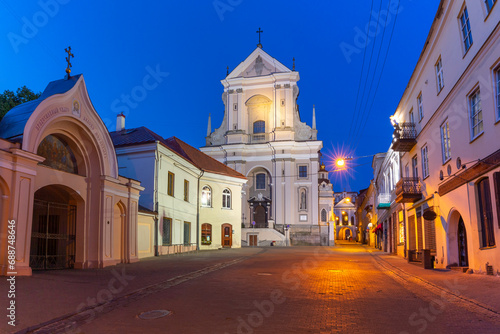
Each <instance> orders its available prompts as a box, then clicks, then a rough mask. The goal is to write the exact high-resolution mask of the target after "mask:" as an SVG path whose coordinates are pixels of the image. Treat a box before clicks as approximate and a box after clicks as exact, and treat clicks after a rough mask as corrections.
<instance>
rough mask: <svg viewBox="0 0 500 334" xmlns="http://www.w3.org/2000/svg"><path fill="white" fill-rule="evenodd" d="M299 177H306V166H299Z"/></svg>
mask: <svg viewBox="0 0 500 334" xmlns="http://www.w3.org/2000/svg"><path fill="white" fill-rule="evenodd" d="M299 177H300V178H306V177H307V166H299Z"/></svg>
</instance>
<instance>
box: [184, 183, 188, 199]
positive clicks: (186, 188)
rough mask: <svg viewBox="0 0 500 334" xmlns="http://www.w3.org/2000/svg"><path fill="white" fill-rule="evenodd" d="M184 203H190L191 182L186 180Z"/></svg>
mask: <svg viewBox="0 0 500 334" xmlns="http://www.w3.org/2000/svg"><path fill="white" fill-rule="evenodd" d="M184 201H186V202H189V181H188V180H186V179H184Z"/></svg>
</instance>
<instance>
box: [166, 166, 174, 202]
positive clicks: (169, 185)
mask: <svg viewBox="0 0 500 334" xmlns="http://www.w3.org/2000/svg"><path fill="white" fill-rule="evenodd" d="M174 184H175V174H174V173H172V172H170V171H169V172H168V176H167V195H169V196H172V197H173V196H174V188H175V187H174Z"/></svg>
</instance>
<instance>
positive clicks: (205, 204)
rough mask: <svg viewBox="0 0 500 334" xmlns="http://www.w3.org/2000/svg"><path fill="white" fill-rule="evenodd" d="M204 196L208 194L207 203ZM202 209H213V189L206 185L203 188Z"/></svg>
mask: <svg viewBox="0 0 500 334" xmlns="http://www.w3.org/2000/svg"><path fill="white" fill-rule="evenodd" d="M204 194H208V196H207V197H206V201H204V200H203V199H204V197H203V196H204ZM200 203H201V207H202V208H211V207H212V188H211V187H210V186H208V185H204V186H203V187H202V188H201V201H200Z"/></svg>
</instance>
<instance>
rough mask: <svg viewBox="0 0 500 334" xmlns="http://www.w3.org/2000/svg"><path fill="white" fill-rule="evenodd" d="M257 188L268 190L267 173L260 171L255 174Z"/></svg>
mask: <svg viewBox="0 0 500 334" xmlns="http://www.w3.org/2000/svg"><path fill="white" fill-rule="evenodd" d="M255 189H256V190H266V174H264V173H259V174H257V175H255Z"/></svg>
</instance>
